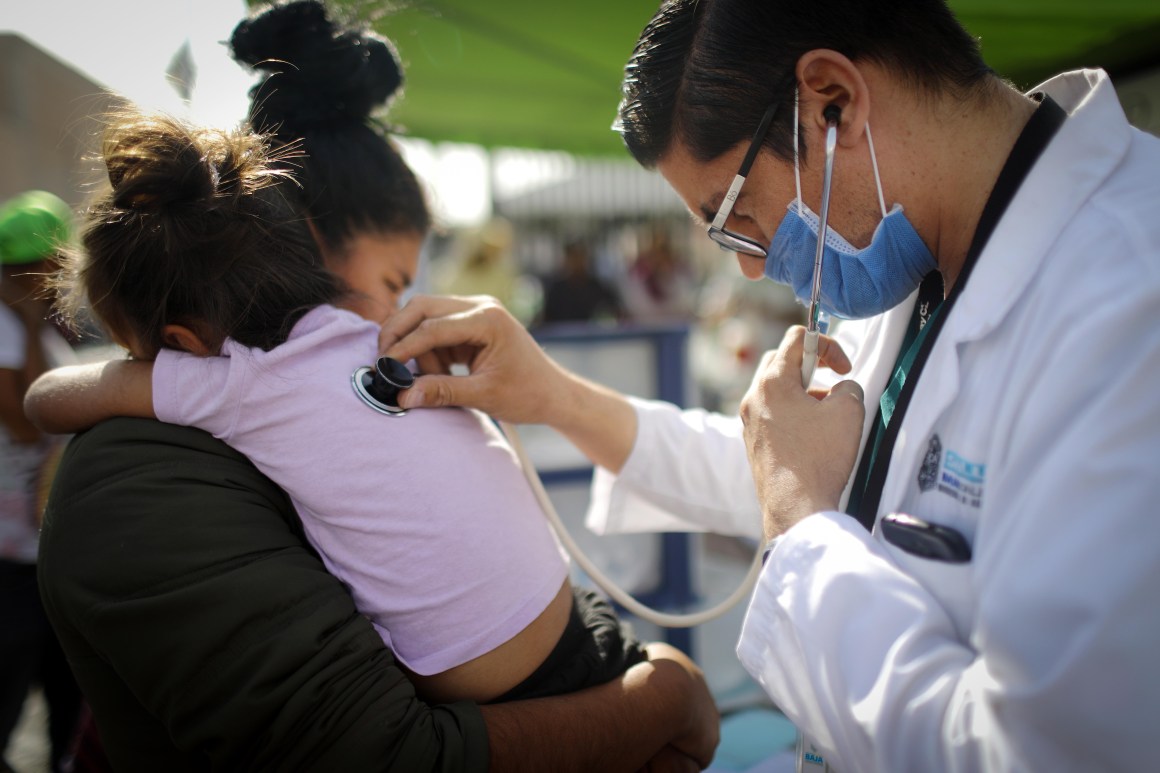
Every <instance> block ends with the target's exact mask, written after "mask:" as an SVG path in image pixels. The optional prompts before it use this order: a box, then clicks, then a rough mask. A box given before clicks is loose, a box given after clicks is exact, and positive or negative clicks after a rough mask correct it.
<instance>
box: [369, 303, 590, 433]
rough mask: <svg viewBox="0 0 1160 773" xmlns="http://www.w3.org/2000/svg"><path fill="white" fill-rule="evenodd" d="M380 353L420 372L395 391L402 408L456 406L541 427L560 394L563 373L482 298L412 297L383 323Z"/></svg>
mask: <svg viewBox="0 0 1160 773" xmlns="http://www.w3.org/2000/svg"><path fill="white" fill-rule="evenodd" d="M379 351H380V352H382V353H383V354H385V355H387V356H388V357H394V358H395V359H396V360H399V361H400V362H406V361H407V360H410V359H414V360H416V362H418V364H419V369H420V371H421V373H422V375H421V376H419V377H418V378H417V379H416V380H415V385H414V386H413V387H411V388H410V389H407V390H404V391H402V392H400V393H399V404H400V405H401V406H402V407H404V408H434V407H439V406H444V405H459V406H466V407H470V408H477V409H479V410H481V411H484V412H485V413H488V414H490V415H491V416H493V417H494V418H496V419H499V420H501V421H509V422H513V423H517V424H548V423H551V422H550V421H549V418H550V417H553V416H554V414H556V413H557V410H558V409H557V407H556V406H557V403H558V401H559V397H560V396H561V395H563V394H564V392H565V391H566V390H565V386H566V382H567V380H568V377H567V376H566V375H565V374H566V371H564V370H563V369H562V368H561V367H560V366H559V365H557V364H556V363H555V362H554V361H553V360H551V359H550V358H549V357H548V356H547V355H546V354H545V353H544V351H543V349H541V348H540V345H539V344H538V343H536V341H535V340H534V339H533V338H532V336H531V335H530V334H529V333H528V331H527V330H526V329H525V328H524V326H523V325H521V324H520V322H519V321H518V320H517V319H516V318H515V317H513V316H512V315H511V314H510V313H509V312H508V311H507V309H505V308H504V307H503V306H502V305H501V304H500V303H499V301H497V300H495V299H494V298H490V297H488V296H483V295H480V296H471V297H459V296H434V295H419V296H416V297H414V298H412V299H411V300H410V301H409V302H408V303H407V305H406V306H404V307H403V308H402V309H400V310H399V311H398V312H396V313H395V314H393V315H392V316H391V317H390V318H389V319H388V320H387V321H386V322H385V323H384V324H383V328H382V332H381V333H380V334H379ZM452 365H466V366H467V367H468V370H469V375H466V376H453V375H451V366H452Z"/></svg>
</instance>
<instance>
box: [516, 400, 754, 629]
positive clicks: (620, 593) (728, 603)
mask: <svg viewBox="0 0 1160 773" xmlns="http://www.w3.org/2000/svg"><path fill="white" fill-rule="evenodd" d="M499 424H500V428H501V429H503V433H504V435H506V436H507V439H508V442H509V443H510V444H511V447H512V450H514V451H515V452H516V458H518V459H519V462H520V466H521V467H522V468H523V470H524V477H526V478H527V480H528V484H529V485H531V487H532V492H533V493H534V494H535V496H536V501H537V502H539V505H540V509H541V510H543V511H544V517H545V518H547V519H548V523H549V524H550V525H551V527H552V530H553V531H555V532H556V536H557V537H559V539H560V542H561V543H562V544H563V545H564V548H565V550H567V551H568V553H569V554H571V556H572V558H574V559H575V560H576V563H577V564H578V565H579V566H580V568H581V569H583V570H584V572H585V573H586V574H587V575H588V576H589V577H591V578H592V581H593V582H594V583H596V585H597V586H598V587H599V588H600V589H601V590H603V591H604V592H605V593H607V594H608V595H609V597H610V598H612V600H613V601H615V602H616V603H618V604H620V605H621V606H622V607H624V609H626V610H627V611H628V612H630V613H632V614H634V615H636V616H637V617H639V618H641V619H642V620H647V621H648V622H650V623H654V624H656V625H659V626H662V627H664V628H692V627H693V626H697V625H701V624H702V623H707V622H709V621H710V620H715V619H716V618H718V617H720V616H721V615H723V614H725V613H726V612H727V611H729V610H730V609H732V608H733V607H735V606H736V605H737V604H739V603H740V602H741V601H743V600H745V599H747V598H748V597H749V594H750V593H751V592H752V591H753V588H754V587H755V586H756V585H757V577H758V575H759V574H760V573H761V563H762V561H761V558H762V554H763V552H764V551H763V550H762V549H760V548H759V549H758V551H757V554H756V555H755V556H754V557H753V562H752V563H751V564H750V566H749V571H748V572H747V573H746V575H745V579H743V580H742V581H741V584H740V585H739V586H737V588H736V589H735V590H734V591H733V592H732V593H731V594H729V596H728V597H727V598H725V600H723V601H721V602H720V603H719V604H716V605H714V606H712V607H710V608H708V609H704V610H700V611H697V612H689V613H681V614H677V613H672V612H662V611H660V610H657V609H653V608H652V607H650V606H647V605H645V604H643V603H641V602H640V601H638V600H637V599H635V598H633V596H632V595H631V594H630V593H629V592H628V591H626V590H624V589H623V588H621V587H620V586H619V585H617V584H616V583H615V582H613V581H612V579H611V578H610V577H608V576H607V575H606V574H604V572H602V571H601V570H600V568H599V567H597V566H596V564H595V563H594V562H593V561H592V559H590V558H589V557H588V556H587V555H586V554H585V553H584V551H583V550H581V549H580V546H579V545H577V544H576V541H575V540H574V539H572V535H571V534H569V533H568V528H567V527H566V526H565V525H564V522H563V521H562V520H561V519H560V515H559V514H558V513H557V512H556V508H555V507H554V506H553V505H552V500H551V499H550V498H549V497H548V492H547V491H545V490H544V484H543V482H542V481H541V480H540V476H539V474H538V473H537V472H536V468H535V465H533V464H532V462H531V460H530V459H529V458H528V455H527V452H526V451H525V450H524V446H523V443H521V442H520V437H519V434H518V433H517V432H516V428H515V427H513V426H512V425H511V424H508V423H507V422H500V423H499Z"/></svg>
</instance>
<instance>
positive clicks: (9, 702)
mask: <svg viewBox="0 0 1160 773" xmlns="http://www.w3.org/2000/svg"><path fill="white" fill-rule="evenodd" d="M71 218H72V213H71V212H70V210H69V207H68V205H67V204H65V202H64V201H62V200H61V199H60V198H58V197H57V196H55V195H54V194H52V193H48V192H47V191H28V192H26V193H22V194H20V195H19V196H16V197H15V198H13V199H11V200H9V201H7V202H5V203H4V204H3V205H0V300H2V302H0V752H2V751H3V750H4V749H5V748H6V747H7V745H8V742H9V739H10V736H11V734H12V730H13V729H14V728H15V727H16V723H17V721H18V719H19V717H20V713H21V709H22V707H23V706H24V703H25V699H26V698H27V696H28V692H29V690H30V689H31V688H32V687H33V686H34V685H39V686H40V687H41V689H42V690H43V692H44V697H45V702H46V703H47V704H48V722H49V727H48V731H49V732H48V734H49V742H50V747H51V764H52V770H53V771H61V770H64V769H65V768H64V766H65V765H66V763H67V762H68V759H69V751H70V744H71V742H72V740H73V737H74V733H75V731H76V728H77V722H78V719H79V716H80V710H81V694H80V690H79V688H78V687H77V684H76V680H75V679H74V678H73V674H72V671H71V670H70V669H69V665H68V662H67V661H66V660H65V656H64V653H63V652H62V651H61V648H60V644H59V643H58V641H57V638H56V634H55V633H54V632H53V630H52V627H51V626H50V624H49V621H48V618H47V617H46V616H45V613H44V607H43V606H42V604H41V601H40V593H39V590H38V585H37V581H36V558H37V546H38V542H39V536H40V519H41V515H42V512H43V509H44V498H45V495H46V494H47V491H48V485H49V483H50V482H51V478H52V471H53V465H54V462H55V461H56V458H57V453H58V451H59V450H60V447H61V439H60V438H53V437H51V436H48V435H45V434H43V433H41V432H40V430H38V429H37V428H36V427H35V426H34V425H33V424H32V423H31V422H29V421H28V419H27V418H25V416H24V409H23V402H24V393H25V392H26V391H27V390H28V387H29V385H30V384H32V382H33V381H34V380H36V378H37V377H38V376H40V374H42V373H44V372H45V371H46V370H48V369H50V368H53V367H56V366H58V365H66V364H69V363H71V362H73V361H74V358H73V353H72V349H71V348H70V347H69V344H68V342H67V341H65V339H64V338H62V337H61V335H60V334H59V333H58V332H57V330H56V328H55V327H54V326H53V325H52V324H51V323H49V322H48V316H49V313H50V306H49V303H48V301H47V300H46V299H45V296H44V289H45V284H44V282H45V279H46V278H47V276H48V274H49V273H50V272H51V271H52V270H53V269H54V268H55V265H54V263H53V259H54V258H55V257H56V255H57V253H58V250H59V249H60V248H62V247H64V246H65V245H66V243H67V242H68V240H69V233H70V224H71ZM0 766H5V769H7V767H6V764H5V763H4V762H3V760H0Z"/></svg>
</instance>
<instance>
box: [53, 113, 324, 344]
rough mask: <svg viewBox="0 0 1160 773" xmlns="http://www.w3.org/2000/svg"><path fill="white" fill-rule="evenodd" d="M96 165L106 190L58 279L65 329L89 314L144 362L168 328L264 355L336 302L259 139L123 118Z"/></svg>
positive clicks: (281, 176)
mask: <svg viewBox="0 0 1160 773" xmlns="http://www.w3.org/2000/svg"><path fill="white" fill-rule="evenodd" d="M102 157H103V160H104V164H105V167H106V169H107V171H108V179H109V189H108V190H107V191H106V192H105V193H103V194H101V195H99V196H98V198H97V199H96V200H95V201H94V202H93V204H92V205H91V206H90V207H89V209H88V210H87V212H86V214H85V219H84V228H83V233H82V237H81V246H82V248H81V250H79V251H78V252H76V253H74V254H72V255H69V256H67V258H66V261H65V264H64V266H63V269H62V271H61V273H60V274H59V275H58V278H57V289H58V291H59V292H60V301H59V303H58V305H59V307H60V309H61V311H62V312H63V313H64V316H65V317H66V318H67V319H70V320H75V319H76V317H77V315H78V313H79V312H80V311H81V310H82V309H84V308H85V307H86V306H88V307H89V308H91V310H92V311H93V312H95V314H96V316H97V317H98V319H99V320H100V321H101V322H102V323H103V324H104V325H105V326H106V327H107V328H108V329H109V330H110V332H112V333H113V334H114V335H115V336H117V337H119V338H120V339H121V340H122V341H123V342H126V343H133V344H135V346H136V348H139V349H140V350H143V351H146V352H149V353H156V352H157V350H159V349H160V348H161V346H162V345H163V340H162V330H163V328H164V326H165V325H167V324H181V325H184V326H186V327H188V328H190V329H191V330H193V331H194V332H195V333H197V334H198V336H199V337H200V338H201V339H202V340H203V341H204V342H205V343H206V344H207V345H209V346H211V347H217V346H218V345H220V343H221V341H222V340H223V339H224V338H226V337H227V336H228V337H230V338H233V339H235V340H237V341H239V342H240V343H243V344H245V345H247V346H257V347H261V348H263V349H270V348H272V347H274V346H277V345H278V344H279V343H282V342H283V341H285V340H286V336H287V335H288V334H289V332H290V329H291V328H292V327H293V325H294V323H295V322H297V320H298V318H299V317H301V315H302V314H304V313H305V312H306V311H307V310H309V309H310V308H313V307H314V306H317V305H319V304H322V303H327V302H330V301H334V300H336V299H338V298H339V296H340V295H341V293H342V292H343V286H342V284H341V282H340V280H338V279H337V278H336V277H335V276H334V275H333V274H331V273H330V272H329V271H327V270H326V268H325V267H324V265H323V260H322V255H321V253H320V251H319V249H318V246H317V245H316V244H315V242H314V240H313V239H312V237H311V234H310V229H309V228H308V227H307V225H306V224H305V222H303V220H302V218H301V217H300V216H299V215H298V213H297V209H296V207H295V205H294V203H293V202H292V201H290V200H288V199H287V194H288V193H289V192H290V191H294V190H295V185H294V182H293V179H292V178H291V177H290V176H289V174H288V173H287V172H286V171H285V170H283V169H280V168H275V167H273V166H272V165H271V163H270V156H269V154H268V148H267V145H266V142H265V140H264V138H262V137H260V136H258V135H255V134H251V133H246V132H222V131H217V130H211V129H198V128H193V127H191V126H188V125H186V124H184V123H182V122H180V121H178V120H176V119H173V118H170V117H167V116H160V115H147V114H143V113H140V112H135V111H125V112H122V113H118V114H116V115H115V116H113V117H112V119H111V120H110V123H109V125H108V128H107V129H106V131H105V136H104V140H103V144H102Z"/></svg>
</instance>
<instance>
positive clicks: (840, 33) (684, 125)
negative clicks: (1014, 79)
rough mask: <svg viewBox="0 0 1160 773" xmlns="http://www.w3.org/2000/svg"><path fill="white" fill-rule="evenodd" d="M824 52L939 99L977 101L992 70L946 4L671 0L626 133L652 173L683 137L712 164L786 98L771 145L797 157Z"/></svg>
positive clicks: (648, 36)
mask: <svg viewBox="0 0 1160 773" xmlns="http://www.w3.org/2000/svg"><path fill="white" fill-rule="evenodd" d="M817 48H829V49H833V50H835V51H838V52H840V53H842V54H844V55H845V56H846V57H848V58H849V59H851V60H852V61H859V60H869V61H873V62H877V63H879V64H881V65H883V66H885V67H888V68H890V69H891V70H892V71H894V72H895V73H897V74H899V75H900V76H901V77H903V78H905V79H906V80H907V81H908V82H910V83H911V84H913V85H914V86H915V87H917V88H919V89H924V90H926V91H927V92H928V93H931V94H939V93H945V92H951V93H954V94H957V95H960V96H967V95H969V94H970V93H972V91H973V90H974V89H976V88H978V87H979V86H980V85H981V84H983V83H984V82H985V81H986V78H987V75H988V74H989V73H990V72H991V71H990V69H989V68H988V67H987V65H986V64H985V63H984V62H983V59H982V57H981V55H980V53H979V47H978V44H977V42H976V41H975V40H974V38H972V37H971V36H970V35H968V34H967V32H966V30H964V29H963V28H962V26H961V25H960V24H959V23H958V21H957V20H956V19H955V17H954V15H953V14H952V13H951V11H950V9H949V8H948V7H947V5H946V2H945V1H944V0H893V1H887V0H809V1H807V2H802V0H666V2H664V3H663V4H662V5H661V7H660V10H658V11H657V13H656V14H655V15H654V16H653V18H652V20H651V21H650V22H649V23H648V25H647V26H646V27H645V29H644V32H642V33H641V36H640V40H639V41H638V42H637V44H636V49H635V50H634V51H633V54H632V57H631V58H630V59H629V60H628V65H627V67H626V68H625V74H624V84H623V92H624V96H623V100H622V101H621V103H620V109H619V115H618V118H617V128H618V129H619V130H620V131H621V133H622V135H623V137H624V142H625V145H627V146H628V149H629V152H630V153H632V155H633V157H634V158H636V160H637V161H638V162H640V163H641V164H642V165H643V166H646V167H650V168H651V167H653V166H655V165H656V163H657V161H659V160H660V159H661V158H663V157H664V155H665V154H666V153H667V152H668V150H669V148H670V146H671V145H672V143H673V141H674V140H679V141H680V142H681V143H682V145H684V146H685V147H686V148H688V150H689V152H690V153H691V154H692V155H693V156H694V158H697V159H699V160H701V161H711V160H713V159H715V158H717V157H719V156H720V155H721V154H723V153H725V152H726V151H728V150H729V149H731V148H733V147H734V146H736V145H737V144H738V143H740V142H748V141H749V139H750V138H752V136H753V133H754V131H756V129H757V125H758V124H759V123H760V122H761V116H762V114H763V113H764V112H765V111H766V109H767V108H768V107H769V106H770V105H772V104H775V103H778V104H780V105H781V109H780V110H779V111H778V115H777V117H776V119H775V120H774V123H773V124H772V125H771V126H770V128H769V132H768V133H767V134H766V138H765V147H766V148H767V149H769V150H770V151H772V152H773V153H776V154H777V155H778V156H780V157H781V158H784V159H790V158H792V157H793V156H792V153H793V139H792V137H793V96H794V86H795V83H796V75H795V68H796V65H797V61H798V59H799V58H800V57H801V56H802V55H803V54H805V53H806V52H807V51H811V50H813V49H817ZM803 152H804V149H803Z"/></svg>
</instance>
